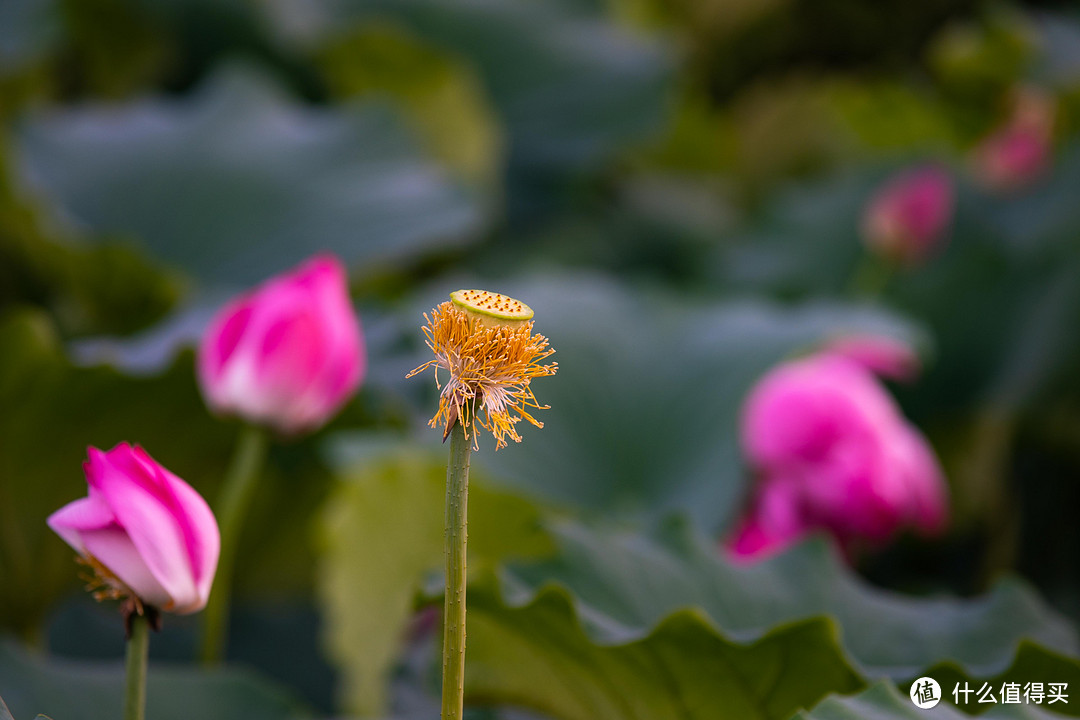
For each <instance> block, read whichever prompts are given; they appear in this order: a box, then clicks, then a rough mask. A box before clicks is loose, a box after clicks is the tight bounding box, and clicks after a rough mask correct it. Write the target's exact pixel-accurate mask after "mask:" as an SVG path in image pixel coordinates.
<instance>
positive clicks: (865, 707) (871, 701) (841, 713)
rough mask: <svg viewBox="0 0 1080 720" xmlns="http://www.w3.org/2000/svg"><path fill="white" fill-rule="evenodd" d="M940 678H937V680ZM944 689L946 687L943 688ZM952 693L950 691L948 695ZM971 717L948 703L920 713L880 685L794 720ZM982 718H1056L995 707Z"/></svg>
mask: <svg viewBox="0 0 1080 720" xmlns="http://www.w3.org/2000/svg"><path fill="white" fill-rule="evenodd" d="M935 679H936V678H935ZM943 688H944V686H943ZM948 692H949V691H946V693H945V694H946V695H948ZM969 717H971V716H970V715H967V714H965V713H962V712H960V711H959V710H957V709H956V708H955V707H954V706H952V705H949V704H948V702H942V703H940V704H939V705H938V706H937V707H935V708H934V709H932V710H920V709H919V708H917V707H916V706H915V705H914V704H913V703H912V702H911V700H910V699H908V698H906V697H904V696H903V695H902V694H901V693H900V692H899V691H898V690H897V689H896V686H894V685H892V684H890V683H884V682H882V683H876V684H874V685H872V686H870V687H869V688H867V689H866V690H865V691H863V692H861V693H859V694H858V695H854V696H852V697H846V698H839V697H830V698H827V699H826V700H824V701H823V702H821V703H820V704H818V706H817V707H815V708H814V709H813V710H811V711H809V712H805V711H804V712H800V713H799V714H798V715H796V716H795V718H793V720H925V719H926V718H931V720H965V718H969ZM979 717H982V718H987V719H988V720H990V719H991V718H995V719H996V718H1002V719H1004V718H1010V719H1011V720H1040V719H1041V718H1055V717H1060V715H1056V714H1054V713H1053V712H1052V711H1051V709H1050V708H1049V706H1047V707H1046V709H1043V708H1042V707H1040V706H1038V705H1027V704H1025V705H994V706H992V707H991V709H990V710H989V711H987V712H986V713H984V714H982V715H979Z"/></svg>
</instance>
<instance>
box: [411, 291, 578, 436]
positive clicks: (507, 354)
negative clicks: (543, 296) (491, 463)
mask: <svg viewBox="0 0 1080 720" xmlns="http://www.w3.org/2000/svg"><path fill="white" fill-rule="evenodd" d="M424 319H425V320H426V321H427V324H426V325H425V326H424V335H425V336H427V345H428V347H429V348H431V351H432V352H433V353H435V359H433V360H429V361H428V362H426V363H424V364H423V365H421V366H420V367H418V368H416V369H415V370H413V371H412V372H411V373H409V374H408V377H412V376H413V375H416V374H418V373H420V372H423V371H424V370H426V369H427V368H428V367H434V368H435V383H436V385H438V387H439V388H440V389H441V391H442V392H441V394H440V396H439V411H438V412H437V413H436V414H435V417H433V418H432V419H431V422H430V423H429V425H431V427H433V428H434V427H439V426H440V425H441V426H443V428H444V431H443V438H444V439H445V438H446V436H447V435H449V433H450V430H451V429H452V428H453V427H454V423H455V422H459V421H460V422H461V423H462V426H463V428H464V430H465V434H466V437H468V436H469V433H470V432H473V424H474V423H475V425H477V426H479V427H481V428H483V429H484V430H487V431H488V432H490V433H491V434H492V436H494V438H495V448H496V449H498V448H501V447H505V446H506V438H507V437H509V438H510V439H512V440H513V441H514V442H521V436H520V435H518V433H517V430H516V429H515V427H514V426H515V425H516V424H517V423H518V422H520V421H521V420H522V419H524V420H528V421H529V422H530V423H532V424H533V425H535V426H536V427H543V426H544V425H543V423H541V422H540V421H538V420H537V419H536V418H534V417H533V416H532V415H531V414H530V413H529V411H528V410H527V408H534V409H537V410H544V409H547V406H546V405H540V403H539V402H537V400H536V396H535V395H533V392H532V390H531V389H530V388H529V383H530V382H531V381H532V379H533V378H536V377H543V376H545V375H554V374H555V371H556V370H557V369H558V363H550V364H548V365H541V364H540V363H541V361H543V360H544V359H545V358H547V357H548V356H550V355H551V354H552V353H554V352H555V350H553V349H552V348H550V347H548V340H547V338H546V337H544V336H543V335H534V334H533V332H532V329H533V323H532V321H529V322H525V323H523V324H520V325H518V326H516V327H509V326H500V325H490V324H488V323H485V322H482V321H480V320H479V319H478V318H477V317H476V316H475V315H473V314H471V313H469V312H466V311H464V310H461V309H459V308H458V307H456V306H455V305H454V304H453V303H450V302H444V303H442V304H441V305H439V306H438V307H437V308H435V309H433V310H432V311H431V315H430V316H429V315H428V314H427V313H425V314H424ZM440 369H443V370H446V371H447V372H448V373H449V374H450V377H449V379H448V380H447V381H446V384H445V385H443V384H441V383H440V382H439V370H440ZM472 437H473V446H474V447H476V448H479V442H478V440H477V438H476V433H475V432H473V435H472Z"/></svg>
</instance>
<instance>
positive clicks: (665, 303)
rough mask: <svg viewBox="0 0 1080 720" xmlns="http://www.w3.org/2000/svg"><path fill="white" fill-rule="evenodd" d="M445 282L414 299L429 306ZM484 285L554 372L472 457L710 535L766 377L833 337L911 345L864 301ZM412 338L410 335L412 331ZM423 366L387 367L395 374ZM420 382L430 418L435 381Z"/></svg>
mask: <svg viewBox="0 0 1080 720" xmlns="http://www.w3.org/2000/svg"><path fill="white" fill-rule="evenodd" d="M458 282H461V283H462V285H458V287H461V286H468V285H466V283H470V281H464V280H458ZM454 289H457V287H450V286H444V287H443V289H442V290H441V291H440V292H439V293H436V292H432V293H430V294H429V295H426V300H427V302H428V303H431V304H434V303H437V302H440V301H441V299H442V298H444V297H445V295H442V297H440V295H441V294H442V293H445V292H447V291H448V290H454ZM492 289H495V290H498V291H500V292H505V293H508V294H510V295H512V296H513V297H516V298H519V299H520V300H522V301H524V302H527V303H528V304H529V305H531V306H532V307H533V308H534V310H535V311H536V320H535V323H536V324H535V328H536V331H537V332H539V333H542V334H544V335H546V336H547V337H548V338H550V340H551V344H552V346H553V347H554V348H555V349H556V354H555V355H554V356H552V358H551V359H552V360H557V361H558V363H559V371H558V374H557V375H555V376H554V377H550V378H539V379H537V380H536V381H534V382H533V384H532V388H533V390H534V391H535V393H536V396H537V397H538V398H539V399H540V402H541V403H543V404H546V405H550V406H551V409H549V410H542V411H539V412H537V414H536V416H537V418H538V419H539V420H542V421H543V423H544V427H543V429H537V428H534V427H531V426H523V427H522V428H521V433H522V436H523V438H524V441H523V442H522V443H521V444H513V443H511V445H510V447H507V448H505V449H502V450H499V451H498V452H493V451H492V449H493V448H492V443H491V440H490V438H482V439H481V450H480V452H479V453H477V454H476V455H475V456H474V460H473V462H474V464H475V465H477V466H482V467H486V468H488V469H490V470H491V471H492V475H493V476H494V477H496V478H498V479H499V480H500V481H505V482H508V483H510V484H512V485H513V486H515V487H518V488H521V489H524V490H526V491H527V492H529V493H532V494H536V495H540V496H543V497H545V498H548V499H550V500H554V501H556V502H558V503H565V504H568V505H573V506H576V507H584V508H588V509H591V510H595V511H600V512H603V513H604V514H605V515H608V516H611V515H625V516H630V517H635V518H638V519H641V518H648V517H657V516H659V515H663V514H666V513H668V512H670V511H673V510H678V511H685V512H687V513H689V514H690V515H692V516H693V517H694V518H695V520H697V521H698V523H699V525H701V526H702V527H704V528H706V529H708V530H709V531H715V530H717V529H719V528H720V527H721V526H723V524H724V523H725V522H726V521H728V520H729V519H730V518H731V517H732V515H733V513H734V509H735V508H734V506H735V504H736V501H737V500H738V498H739V497H740V494H741V491H742V488H743V478H744V472H743V469H742V467H741V456H740V453H739V450H738V446H737V438H738V430H737V427H736V424H737V418H738V414H739V407H740V405H741V403H742V402H743V398H744V396H745V394H746V392H747V391H748V390H749V388H750V387H751V385H752V384H753V383H754V382H755V381H756V380H758V379H759V378H760V377H761V375H762V374H763V373H764V372H766V371H767V370H768V369H769V368H770V367H771V366H772V365H774V364H775V363H777V362H779V361H781V360H783V359H784V358H785V357H787V356H789V355H791V354H793V353H795V352H797V351H805V350H810V349H813V348H814V347H815V346H816V345H818V344H819V343H821V342H823V341H826V340H828V339H830V338H831V337H833V336H836V335H840V334H844V333H851V332H881V333H884V334H889V335H894V336H898V337H901V338H905V339H909V340H911V341H912V342H913V343H914V344H916V345H917V344H918V343H919V342H920V341H921V339H920V337H919V333H918V332H917V331H916V330H915V329H914V328H913V327H912V326H911V325H910V324H908V323H906V322H904V321H902V320H900V319H899V318H898V317H896V316H894V315H891V314H888V313H885V312H881V311H877V310H874V309H870V308H866V307H853V306H839V305H830V304H813V303H811V304H807V305H805V306H802V307H799V308H784V307H782V306H779V305H774V304H770V303H762V302H755V301H746V302H733V303H715V302H708V303H691V302H687V301H686V300H684V299H683V300H679V299H675V298H674V297H672V296H669V295H665V294H658V293H649V292H645V293H636V292H634V291H633V290H632V289H630V288H628V287H626V286H624V285H620V284H617V283H614V282H612V281H610V280H606V279H602V278H600V277H598V276H592V275H553V274H552V275H542V276H537V277H535V278H534V279H531V280H527V281H518V282H513V281H504V282H502V283H500V284H498V285H497V286H494V287H492ZM431 304H428V305H427V307H431ZM418 307H422V306H418ZM425 309H426V308H425ZM414 312H415V313H416V314H415V315H414V318H415V320H417V321H418V320H420V319H421V318H420V310H419V309H417V310H414ZM405 322H407V320H403V322H402V325H403V326H405ZM417 324H419V322H417ZM414 327H415V326H414ZM410 335H412V336H414V337H415V338H419V336H420V333H419V329H416V330H412V331H410ZM418 360H419V362H418ZM422 361H423V360H422V359H421V357H420V356H416V357H410V358H404V359H401V360H400V361H398V370H397V372H398V375H399V377H401V376H404V374H405V373H406V372H407V371H408V370H410V369H411V367H410V363H411V364H412V367H415V366H416V365H419V364H420V362H422ZM422 379H423V380H426V381H427V382H428V383H429V389H430V391H432V392H431V397H430V399H429V402H428V407H429V408H430V410H429V412H430V413H431V414H434V407H435V397H434V390H435V385H434V382H433V381H432V380H431V378H430V376H428V377H426V378H422ZM420 381H421V379H418V378H414V379H412V380H410V381H408V382H409V383H412V384H416V383H419V382H420ZM428 432H429V433H431V434H432V435H434V431H428Z"/></svg>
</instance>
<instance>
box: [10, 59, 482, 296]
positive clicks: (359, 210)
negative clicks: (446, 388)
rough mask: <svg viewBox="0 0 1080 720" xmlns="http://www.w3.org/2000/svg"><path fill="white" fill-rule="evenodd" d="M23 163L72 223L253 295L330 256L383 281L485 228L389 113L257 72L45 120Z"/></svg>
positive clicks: (44, 115) (22, 140) (45, 115)
mask: <svg viewBox="0 0 1080 720" xmlns="http://www.w3.org/2000/svg"><path fill="white" fill-rule="evenodd" d="M18 151H19V153H18V158H19V160H20V167H21V168H22V169H23V171H24V173H25V176H26V177H27V178H28V180H29V182H30V184H31V186H32V187H34V188H35V189H36V190H38V191H39V192H40V193H42V194H43V195H44V196H46V197H47V198H49V199H51V200H52V201H54V202H55V203H56V205H57V208H58V209H59V211H60V215H61V216H62V217H63V218H65V219H66V220H68V221H70V222H71V223H73V224H75V225H76V226H78V227H85V228H89V229H90V230H92V231H95V232H108V233H114V234H120V235H126V236H131V237H133V238H134V239H135V240H137V241H138V242H140V243H142V244H144V245H145V246H146V247H147V248H148V249H149V250H150V252H151V254H152V255H153V256H155V257H157V258H159V259H161V260H163V261H165V262H167V263H171V264H174V265H177V266H179V267H181V268H183V269H185V270H187V271H188V272H190V273H191V274H192V275H194V276H195V277H197V278H199V279H201V280H204V281H207V282H209V283H217V284H248V283H252V282H255V281H258V280H261V279H263V278H264V277H266V276H267V275H269V274H272V273H274V272H277V271H281V270H283V269H285V268H286V267H288V266H291V265H292V264H294V263H296V262H297V261H299V260H300V259H302V258H304V257H305V256H307V255H310V254H312V253H314V252H317V251H322V250H329V251H332V252H336V253H338V254H340V255H341V256H342V257H343V258H344V259H345V260H346V261H347V262H348V263H349V264H350V265H352V266H353V267H354V268H355V269H356V270H357V271H358V273H369V272H373V271H375V270H376V269H378V268H379V267H380V266H383V265H385V264H386V263H393V262H397V261H402V260H405V259H411V258H415V257H416V256H418V255H419V254H422V253H424V252H426V251H430V250H432V249H433V248H445V247H446V246H448V245H453V244H457V243H460V242H462V241H464V240H465V239H466V238H467V237H468V236H469V235H470V234H472V233H474V232H475V231H476V230H477V229H478V228H479V226H480V225H481V223H482V221H483V218H482V212H481V210H480V207H479V204H478V200H477V199H476V198H475V197H473V196H471V195H470V194H469V193H468V192H467V191H466V190H465V189H464V187H462V186H460V185H458V184H455V183H454V182H452V181H451V180H450V179H449V178H448V176H447V174H446V172H445V171H443V170H442V169H441V168H440V167H439V166H438V165H436V164H434V163H432V162H431V161H429V160H427V159H426V158H424V157H423V156H422V155H421V154H419V153H418V152H417V150H416V148H415V144H414V142H413V140H412V137H411V136H410V133H409V132H408V130H407V128H406V127H405V124H404V122H403V120H402V119H401V118H400V117H399V116H398V115H397V114H395V113H393V112H391V111H390V110H389V109H388V108H387V107H385V106H382V105H366V106H363V107H351V106H350V107H341V108H332V109H315V108H309V107H303V106H301V105H299V104H298V103H296V102H295V101H293V100H291V99H290V98H288V97H287V96H285V95H284V94H283V93H282V91H281V90H280V89H279V88H277V87H276V86H275V85H274V84H273V83H272V82H270V81H269V80H267V78H265V77H264V76H262V75H260V74H258V73H256V72H254V71H253V70H251V69H249V68H246V67H242V66H232V67H229V68H226V69H224V70H222V71H220V72H219V73H218V74H216V75H215V76H213V77H212V78H210V79H209V80H207V81H206V83H205V85H204V86H202V87H201V88H199V90H198V91H197V92H195V93H194V94H193V95H191V96H189V97H184V98H179V99H163V98H156V99H141V100H137V101H133V102H131V103H127V104H118V105H94V106H88V107H81V108H76V109H70V110H59V109H54V110H51V111H42V112H40V113H37V114H34V115H32V116H30V117H28V118H27V119H26V120H25V122H23V123H22V125H21V127H20V131H19V136H18Z"/></svg>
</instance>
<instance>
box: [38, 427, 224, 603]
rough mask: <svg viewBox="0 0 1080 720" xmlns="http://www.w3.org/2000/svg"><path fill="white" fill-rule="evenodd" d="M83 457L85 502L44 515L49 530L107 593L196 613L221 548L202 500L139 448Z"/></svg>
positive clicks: (96, 452) (94, 452) (207, 591)
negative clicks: (84, 563) (83, 562)
mask: <svg viewBox="0 0 1080 720" xmlns="http://www.w3.org/2000/svg"><path fill="white" fill-rule="evenodd" d="M89 456H90V459H89V461H88V462H86V463H84V464H83V470H84V471H85V472H86V482H87V484H88V485H89V493H88V495H87V497H85V498H82V499H81V500H76V501H74V502H72V503H69V504H67V505H65V506H64V507H62V508H60V509H59V510H57V511H56V512H54V513H53V514H52V515H50V516H49V519H48V521H47V522H48V524H49V527H50V528H52V529H53V531H54V532H56V534H57V535H59V536H60V537H61V538H63V540H64V542H66V543H67V544H68V545H70V546H71V547H72V548H74V549H75V550H76V551H77V552H78V553H79V554H80V555H82V556H83V557H84V558H85V559H86V560H87V561H88V563H89V564H90V566H91V567H92V568H93V569H94V570H95V571H96V572H97V574H98V576H99V577H98V580H99V581H101V582H103V583H105V584H107V585H108V589H109V592H110V593H112V594H114V595H116V596H121V595H127V596H134V597H135V598H137V599H138V600H140V601H142V602H143V603H146V604H147V605H151V606H153V607H156V608H158V609H161V610H168V611H170V612H175V613H181V614H186V613H193V612H196V611H198V610H201V609H202V608H203V607H205V605H206V600H207V598H208V597H209V596H210V586H211V584H213V582H214V572H215V571H216V570H217V562H218V551H219V549H220V546H221V537H220V535H219V534H218V525H217V521H216V520H215V519H214V514H213V513H212V512H211V511H210V507H209V506H208V505H207V504H206V501H205V500H203V499H202V496H200V495H199V493H197V492H195V490H193V489H192V487H191V486H190V485H188V484H187V483H186V482H184V481H183V480H181V479H180V478H178V477H176V476H175V475H173V474H172V473H171V472H169V471H168V470H166V469H165V468H163V467H162V466H161V465H159V464H158V463H157V462H155V461H154V459H153V458H152V457H150V456H149V455H148V454H147V453H146V451H145V450H143V449H142V448H141V447H138V446H136V447H134V448H133V447H132V446H131V445H130V444H128V443H126V442H125V443H120V444H119V445H117V446H116V447H115V448H113V449H112V450H110V451H109V452H107V453H105V452H102V451H100V450H98V449H97V448H93V447H92V448H90V449H89Z"/></svg>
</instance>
